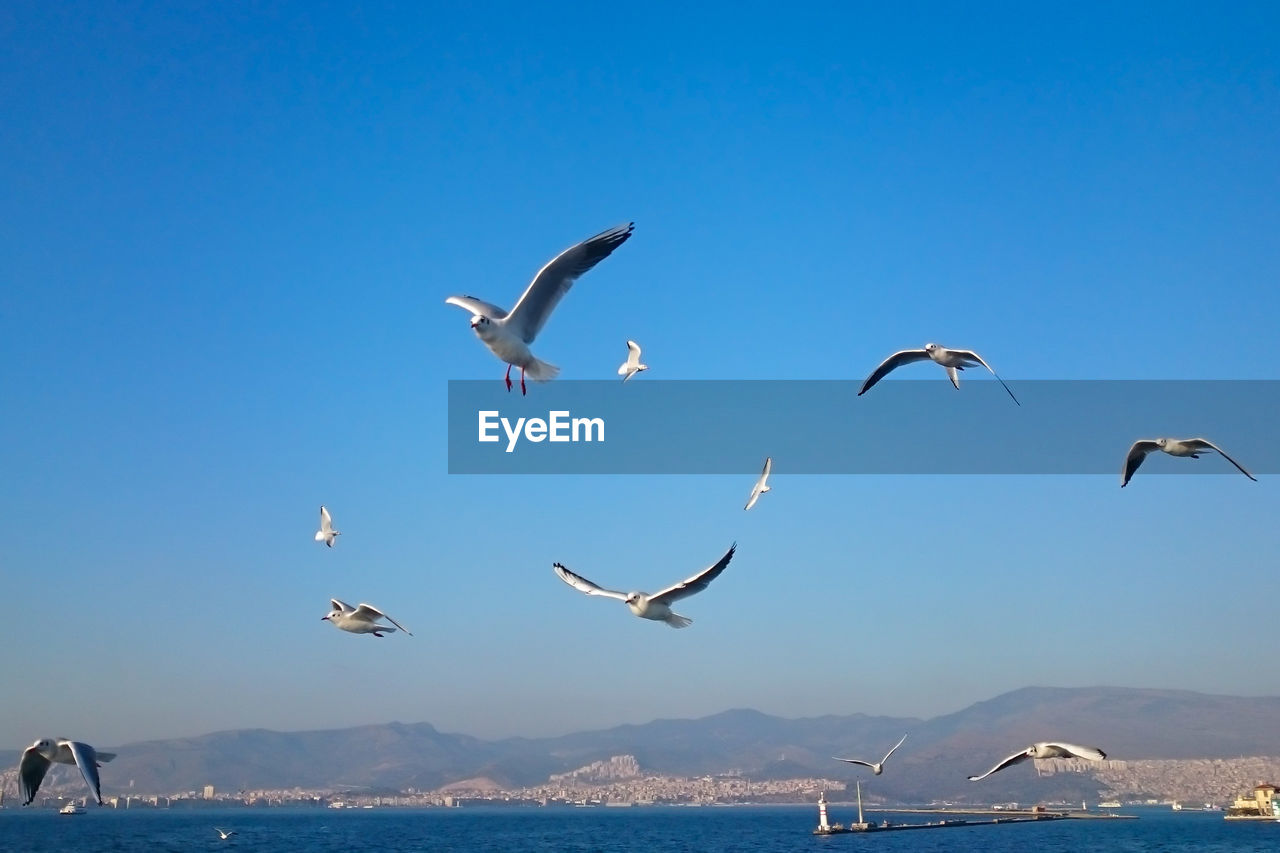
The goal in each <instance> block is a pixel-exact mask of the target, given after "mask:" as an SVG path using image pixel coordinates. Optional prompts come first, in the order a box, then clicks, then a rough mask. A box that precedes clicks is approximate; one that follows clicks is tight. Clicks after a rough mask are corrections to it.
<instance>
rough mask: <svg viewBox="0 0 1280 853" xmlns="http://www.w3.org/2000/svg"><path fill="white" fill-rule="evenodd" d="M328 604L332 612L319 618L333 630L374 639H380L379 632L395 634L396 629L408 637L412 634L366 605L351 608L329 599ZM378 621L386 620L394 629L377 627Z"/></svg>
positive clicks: (377, 610)
mask: <svg viewBox="0 0 1280 853" xmlns="http://www.w3.org/2000/svg"><path fill="white" fill-rule="evenodd" d="M329 603H330V604H332V605H333V610H332V611H331V612H330V613H329V615H328V616H321V617H320V621H321V622H328V623H329V624H331V625H333V626H334V627H335V628H341V629H342V630H344V631H350V632H351V633H353V634H373V636H375V637H381V636H382V634H381V633H379V632H381V631H386V632H387V633H388V634H393V633H395V630H396V628H399V629H400V630H401V631H404V632H405V633H406V634H408V635H409V636H410V637H412V636H413V632H412V631H410V630H409V629H408V628H406V627H404V626H403V625H401V624H400V623H399V622H397V621H396V620H394V619H392V618H391V617H390V616H388V615H387V614H385V613H383V612H382V611H381V610H379V609H378V608H376V607H373V606H371V605H368V604H361V605H360V606H359V607H352V606H351V605H350V604H347V603H346V602H345V601H339V600H338V599H336V598H331V599H329ZM379 619H386V620H387V621H388V622H390V623H391V624H392V625H395V626H396V628H388V627H387V626H386V625H379V624H378V620H379Z"/></svg>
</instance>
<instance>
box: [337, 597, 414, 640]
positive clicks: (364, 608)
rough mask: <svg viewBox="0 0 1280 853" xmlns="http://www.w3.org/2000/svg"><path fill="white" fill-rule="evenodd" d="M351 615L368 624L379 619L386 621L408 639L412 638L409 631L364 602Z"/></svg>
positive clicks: (411, 633)
mask: <svg viewBox="0 0 1280 853" xmlns="http://www.w3.org/2000/svg"><path fill="white" fill-rule="evenodd" d="M351 615H352V616H354V617H356V618H357V619H368V620H369V621H370V622H376V621H377V620H379V619H386V620H387V621H388V622H390V623H391V624H392V625H395V626H396V627H397V628H399V629H400V630H401V631H404V632H405V633H406V634H408V635H409V636H410V637H412V636H413V632H412V631H410V630H409V629H408V628H406V627H405V626H403V625H401V624H400V623H399V622H397V621H396V620H394V619H392V618H391V617H390V616H388V615H387V614H385V613H383V612H382V611H381V610H379V609H378V608H376V607H374V606H373V605H372V604H365V603H364V602H361V603H360V606H359V607H357V608H356V611H355V613H353V614H351Z"/></svg>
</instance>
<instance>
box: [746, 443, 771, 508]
mask: <svg viewBox="0 0 1280 853" xmlns="http://www.w3.org/2000/svg"><path fill="white" fill-rule="evenodd" d="M772 470H773V457H772V456H766V457H765V458H764V468H763V469H761V471H760V479H758V480H756V484H755V485H754V486H752V487H751V497H749V498H747V505H746V506H744V507H743V508H742V509H743V510H744V511H745V510H749V509H751V508H752V507H753V506H755V505H756V501H758V500H760V496H761V495H763V494H764V493H765V492H768V491H772V490H773V488H772V487H771V486H769V485H768V484H767V482H766V481H767V480H768V479H769V472H770V471H772Z"/></svg>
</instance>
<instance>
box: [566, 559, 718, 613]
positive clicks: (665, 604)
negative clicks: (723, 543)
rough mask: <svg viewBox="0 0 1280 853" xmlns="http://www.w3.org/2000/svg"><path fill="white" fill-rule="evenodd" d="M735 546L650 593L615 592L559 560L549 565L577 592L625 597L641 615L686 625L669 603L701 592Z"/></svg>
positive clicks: (633, 610)
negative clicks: (707, 564)
mask: <svg viewBox="0 0 1280 853" xmlns="http://www.w3.org/2000/svg"><path fill="white" fill-rule="evenodd" d="M737 547H738V543H736V542H735V543H733V544H732V545H730V546H729V550H728V551H726V552H725V554H724V556H723V557H721V558H720V559H719V560H718V561H717V562H716V564H715V565H714V566H711V567H710V568H707V569H703V570H702V571H701V572H698V574H696V575H694V576H693V577H691V578H688V579H687V580H683V581H681V582H680V583H678V584H675V585H674V586H669V587H667V588H666V589H664V590H662V591H661V592H658V593H654V594H653V595H647V594H645V593H643V592H617V591H616V590H612V589H604V588H603V587H600V586H597V585H596V584H593V583H592V582H591V581H589V580H587V579H586V578H584V577H582V576H581V575H576V574H574V573H573V572H571V571H569V570H568V569H566V568H565V567H564V565H563V564H561V563H554V564H553V565H552V568H554V569H555V572H556V574H557V575H559V577H560V580H562V581H564V582H565V583H567V584H568V585H569V586H571V587H573V588H574V589H576V590H577V591H578V592H582V593H586V594H587V595H604V596H607V597H609V598H617V599H619V600H621V601H625V602H626V603H627V607H629V608H631V612H632V613H634V614H635V615H636V616H639V617H640V618H641V619H652V620H654V621H656V622H666V623H667V624H668V625H670V626H671V627H672V628H686V627H688V626H689V625H690V624H692V622H693V620H692V619H690V618H688V617H687V616H681V615H680V614H679V613H673V612H671V604H672V603H673V602H676V601H679V600H680V599H682V598H687V597H688V596H690V595H693V594H694V593H695V592H702V591H703V590H704V589H706V588H707V586H708V585H710V583H711V582H712V581H713V580H715V579H716V578H718V577H719V576H720V573H721V572H723V571H724V570H725V567H726V566H728V565H729V561H730V560H731V559H733V552H734V550H735V549H736V548H737Z"/></svg>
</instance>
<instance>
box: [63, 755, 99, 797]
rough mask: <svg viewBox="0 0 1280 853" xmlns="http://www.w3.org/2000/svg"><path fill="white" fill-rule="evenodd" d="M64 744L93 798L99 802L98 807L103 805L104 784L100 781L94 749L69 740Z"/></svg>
mask: <svg viewBox="0 0 1280 853" xmlns="http://www.w3.org/2000/svg"><path fill="white" fill-rule="evenodd" d="M64 743H66V745H67V748H68V749H70V750H71V757H72V758H74V759H75V760H76V767H79V768H80V775H81V776H83V777H84V781H85V782H87V783H88V785H89V790H90V791H92V792H93V798H94V799H95V800H97V801H98V805H102V783H101V782H100V781H98V756H97V754H96V753H94V751H93V747H91V746H89V744H87V743H80V742H79V741H76V740H68V741H64Z"/></svg>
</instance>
